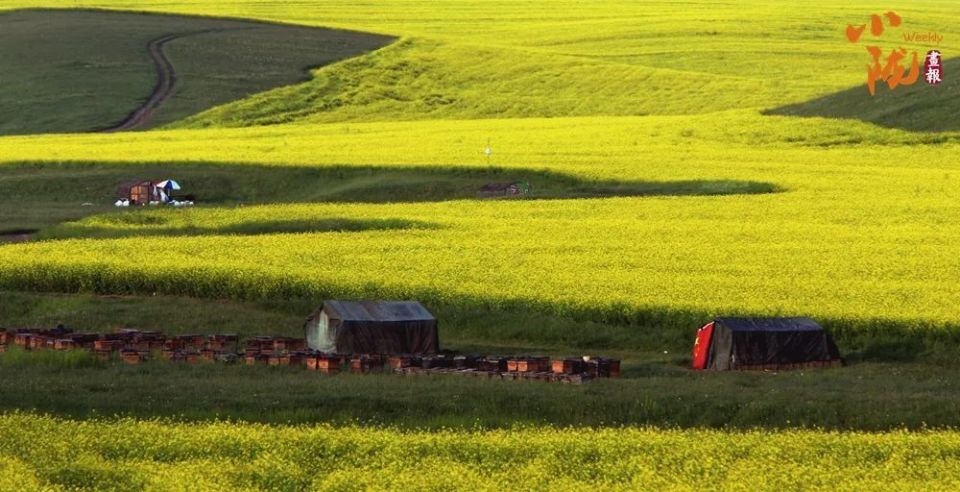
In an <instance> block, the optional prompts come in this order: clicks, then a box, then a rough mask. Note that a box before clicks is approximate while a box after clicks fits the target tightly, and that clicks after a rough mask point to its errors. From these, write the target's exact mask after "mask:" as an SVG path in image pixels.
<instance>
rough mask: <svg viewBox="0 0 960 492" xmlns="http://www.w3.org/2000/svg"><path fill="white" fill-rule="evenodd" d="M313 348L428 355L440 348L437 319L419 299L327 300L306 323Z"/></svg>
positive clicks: (350, 352)
mask: <svg viewBox="0 0 960 492" xmlns="http://www.w3.org/2000/svg"><path fill="white" fill-rule="evenodd" d="M304 329H305V331H306V338H307V346H308V347H309V348H310V349H311V350H318V351H320V352H327V353H338V354H407V355H427V354H435V353H437V352H439V351H440V341H439V337H438V333H437V319H436V318H435V317H434V316H433V315H432V314H430V312H429V311H427V309H426V308H425V307H423V306H422V305H421V304H420V303H419V302H415V301H325V302H324V303H323V305H322V306H320V308H319V309H317V311H316V312H314V313H313V315H311V316H310V318H308V319H307V323H306V325H305V326H304Z"/></svg>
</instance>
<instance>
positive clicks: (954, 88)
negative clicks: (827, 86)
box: [764, 54, 960, 132]
mask: <svg viewBox="0 0 960 492" xmlns="http://www.w3.org/2000/svg"><path fill="white" fill-rule="evenodd" d="M921 56H922V54H921ZM920 63H921V64H922V63H923V60H921V61H920ZM921 66H922V65H921ZM943 70H944V73H945V74H946V77H945V78H944V79H943V82H942V83H941V84H939V85H936V86H930V85H927V84H926V83H925V82H924V80H923V78H922V74H921V78H920V79H918V80H917V81H916V82H915V83H914V84H912V85H906V86H900V87H897V88H896V89H894V90H890V89H889V88H887V86H886V84H885V83H883V82H878V83H877V86H876V95H873V96H871V95H870V93H869V92H868V91H867V87H866V85H858V86H856V87H851V88H850V89H846V90H843V91H840V92H836V93H833V94H828V95H826V96H823V97H819V98H816V99H811V100H809V101H805V102H802V103H798V104H790V105H786V106H781V107H778V108H773V109H770V110H767V111H764V114H767V115H779V116H805V117H823V118H847V119H857V120H861V121H865V122H869V123H874V124H877V125H880V126H884V127H888V128H899V129H901V130H909V131H917V132H948V131H960V118H957V117H956V115H957V113H958V112H960V98H958V97H957V96H958V95H960V79H958V78H957V77H951V76H950V74H955V73H958V72H960V58H952V59H950V60H946V61H944V62H943Z"/></svg>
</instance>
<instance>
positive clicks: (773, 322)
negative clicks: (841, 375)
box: [693, 318, 840, 371]
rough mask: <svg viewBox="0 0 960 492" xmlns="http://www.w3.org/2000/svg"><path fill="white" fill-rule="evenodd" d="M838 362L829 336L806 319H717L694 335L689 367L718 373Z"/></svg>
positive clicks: (824, 364)
mask: <svg viewBox="0 0 960 492" xmlns="http://www.w3.org/2000/svg"><path fill="white" fill-rule="evenodd" d="M839 363H840V353H839V351H838V350H837V346H836V344H835V343H833V339H831V338H830V335H829V334H828V333H827V332H826V331H825V330H824V329H823V328H822V327H821V326H820V325H818V324H817V323H816V322H815V321H813V320H812V319H810V318H717V319H715V320H713V321H712V322H710V323H708V324H707V325H706V326H704V327H703V328H701V329H700V330H699V331H698V332H697V341H696V343H695V344H694V347H693V368H694V369H712V370H718V371H726V370H742V369H791V368H800V367H824V366H831V365H836V364H839Z"/></svg>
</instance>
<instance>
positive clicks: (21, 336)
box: [13, 333, 33, 348]
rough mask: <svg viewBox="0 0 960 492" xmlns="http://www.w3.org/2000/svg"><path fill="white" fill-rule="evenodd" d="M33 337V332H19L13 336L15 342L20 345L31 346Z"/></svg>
mask: <svg viewBox="0 0 960 492" xmlns="http://www.w3.org/2000/svg"><path fill="white" fill-rule="evenodd" d="M31 338H33V334H31V333H17V334H16V335H14V336H13V344H14V345H17V346H19V347H24V348H30V339H31Z"/></svg>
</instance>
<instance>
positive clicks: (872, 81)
mask: <svg viewBox="0 0 960 492" xmlns="http://www.w3.org/2000/svg"><path fill="white" fill-rule="evenodd" d="M884 18H886V22H884ZM901 21H902V19H901V18H900V16H899V15H897V14H896V12H887V13H885V14H883V16H880V15H877V14H873V15H871V16H870V34H871V35H872V36H873V37H874V38H879V37H880V36H881V35H883V31H884V28H885V24H889V25H890V27H899V26H900V23H901ZM866 28H867V25H866V24H861V25H860V26H853V25H850V24H848V25H847V41H849V42H851V43H856V42H859V41H860V37H861V36H862V35H863V32H864V31H865V30H866ZM866 49H867V53H869V54H870V59H871V60H872V63H870V64H868V65H867V90H869V91H870V95H874V94H876V90H877V89H876V84H877V82H886V83H887V86H888V87H889V88H890V89H894V88H896V87H897V86H899V85H911V84H913V83H914V82H916V81H917V79H918V78H919V77H920V63H919V61H918V60H917V52H916V51H914V52H913V53H912V58H911V61H910V67H909V71H907V67H905V66H903V64H902V63H901V62H903V61H904V58H905V57H906V56H907V50H906V49H904V48H902V47H901V48H899V49H896V48H895V49H893V50H891V51H890V54H889V55H887V57H886V60H884V62H883V63H881V61H880V59H881V57H882V56H883V49H882V48H880V47H879V46H875V45H869V46H867V47H866ZM928 56H929V55H928ZM928 61H929V60H928ZM938 63H939V61H938Z"/></svg>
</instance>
